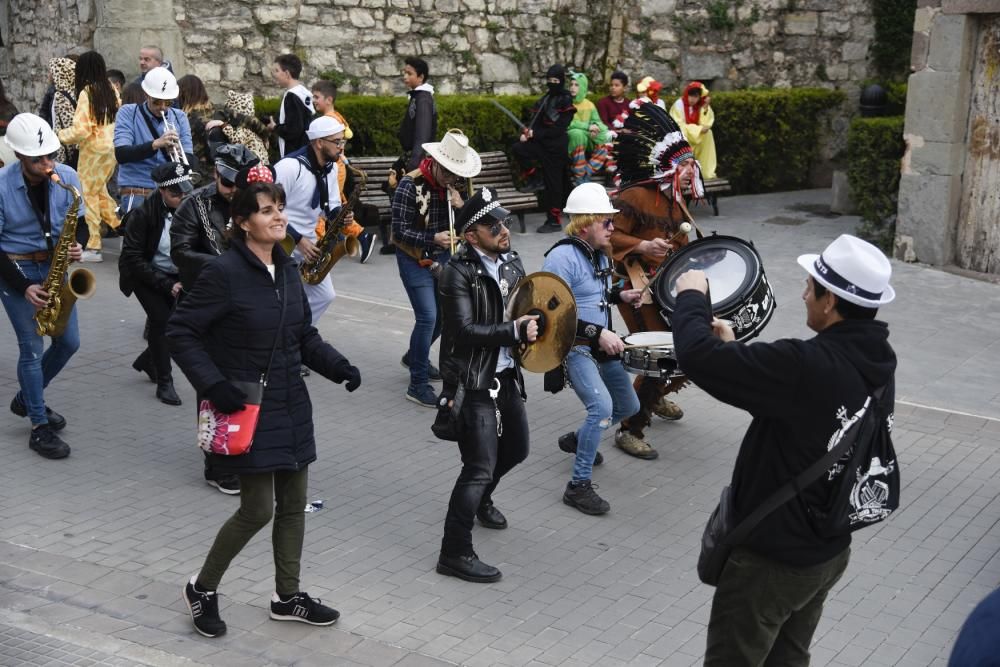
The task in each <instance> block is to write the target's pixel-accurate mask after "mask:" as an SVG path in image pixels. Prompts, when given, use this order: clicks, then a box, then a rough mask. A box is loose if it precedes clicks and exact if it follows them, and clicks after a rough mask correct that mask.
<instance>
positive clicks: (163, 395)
mask: <svg viewBox="0 0 1000 667" xmlns="http://www.w3.org/2000/svg"><path fill="white" fill-rule="evenodd" d="M156 397H157V398H158V399H160V402H161V403H166V404H167V405H180V404H181V399H180V396H178V395H177V392H176V391H174V381H173V379H172V378H171V377H170V376H169V375H168V376H166V377H165V378H163V379H161V380H159V381H158V382H157V383H156Z"/></svg>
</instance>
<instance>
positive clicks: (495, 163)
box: [348, 151, 538, 233]
mask: <svg viewBox="0 0 1000 667" xmlns="http://www.w3.org/2000/svg"><path fill="white" fill-rule="evenodd" d="M479 157H480V159H481V160H482V163H483V168H482V171H480V172H479V175H478V176H476V177H475V178H473V179H472V186H473V188H477V187H481V186H484V185H486V186H489V187H491V188H495V189H496V190H497V195H498V196H499V197H500V202H501V203H502V204H503V207H504V208H505V209H507V210H508V211H510V212H511V213H514V214H515V215H517V222H518V225H520V228H521V232H522V233H523V232H524V231H525V226H524V214H525V213H527V212H530V211H536V210H538V197H537V196H536V195H535V194H534V193H524V192H518V190H517V188H515V187H514V174H513V173H512V172H511V169H510V164H509V163H508V162H507V156H506V155H505V154H504V153H503V152H502V151H487V152H484V153H480V154H479ZM348 159H349V160H350V161H351V166H353V167H354V168H355V169H360V170H362V171H364V172H365V173H367V174H368V187H367V188H366V189H365V192H364V194H362V195H361V203H362V204H371V205H372V206H374V207H376V208H377V209H378V213H379V219H380V220H382V221H385V222H391V220H392V202H391V201H390V199H389V195H387V194H386V193H385V192H383V191H382V183H383V182H385V180H386V178H387V177H388V175H389V168H390V167H391V166H392V163H393V162H395V161H396V157H395V156H390V157H381V156H380V157H350V156H348Z"/></svg>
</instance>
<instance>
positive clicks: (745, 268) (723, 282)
mask: <svg viewBox="0 0 1000 667" xmlns="http://www.w3.org/2000/svg"><path fill="white" fill-rule="evenodd" d="M692 269H699V270H701V271H704V272H705V276H706V277H707V278H708V289H709V292H710V293H711V296H712V310H713V311H714V312H716V313H719V312H726V311H728V310H729V309H731V308H732V307H733V306H735V305H736V304H738V303H740V301H742V300H743V299H745V298H746V296H747V295H748V294H749V292H750V291H751V290H752V289H753V287H754V285H755V284H756V283H757V282H758V281H759V280H760V275H761V265H760V256H759V255H758V254H757V251H756V250H754V248H753V246H751V245H750V244H749V243H747V242H746V241H744V240H742V239H738V238H735V237H732V236H710V237H707V238H704V239H701V240H698V241H693V242H691V243H689V244H688V245H686V246H684V247H683V248H681V249H680V250H678V251H677V252H676V253H674V254H673V256H671V258H670V259H668V260H667V262H666V264H665V265H664V266H663V268H662V270H661V271H660V272H659V273H658V274H657V276H656V278H655V279H654V284H653V297H654V298H655V299H656V302H657V303H658V304H659V305H660V307H661V308H663V309H664V310H666V311H668V312H671V313H672V312H673V310H674V305H675V304H676V301H677V278H679V277H680V276H681V274H683V273H685V272H686V271H690V270H692Z"/></svg>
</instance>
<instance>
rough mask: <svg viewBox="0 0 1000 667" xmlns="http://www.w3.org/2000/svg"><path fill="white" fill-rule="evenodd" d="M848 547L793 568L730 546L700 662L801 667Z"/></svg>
mask: <svg viewBox="0 0 1000 667" xmlns="http://www.w3.org/2000/svg"><path fill="white" fill-rule="evenodd" d="M850 557H851V550H850V548H848V549H844V550H843V551H841V552H840V553H839V554H837V555H836V556H834V557H833V558H831V559H830V560H828V561H826V562H825V563H820V564H818V565H812V566H807V567H793V566H791V565H785V564H783V563H779V562H777V561H775V560H771V559H770V558H765V557H764V556H761V555H758V554H755V553H754V552H752V551H749V550H747V549H745V548H742V547H737V548H736V549H733V552H732V554H730V556H729V560H728V561H726V567H725V569H723V571H722V576H721V577H720V579H719V585H718V586H717V587H716V588H715V596H714V597H713V598H712V612H711V615H710V617H709V621H708V645H707V647H706V650H705V665H707V666H709V667H714V666H718V667H742V666H744V665H745V666H747V667H750V666H751V665H753V666H759V665H763V666H764V667H778V666H781V667H793V666H801V667H807V666H808V665H809V644H810V642H811V641H812V636H813V633H814V632H815V631H816V625H817V624H819V618H820V615H821V614H822V613H823V602H824V601H825V600H826V596H827V593H829V592H830V589H831V588H833V586H834V584H836V583H837V581H838V580H839V579H840V577H841V575H843V574H844V570H846V569H847V562H848V560H850Z"/></svg>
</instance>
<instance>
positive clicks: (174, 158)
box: [115, 67, 198, 216]
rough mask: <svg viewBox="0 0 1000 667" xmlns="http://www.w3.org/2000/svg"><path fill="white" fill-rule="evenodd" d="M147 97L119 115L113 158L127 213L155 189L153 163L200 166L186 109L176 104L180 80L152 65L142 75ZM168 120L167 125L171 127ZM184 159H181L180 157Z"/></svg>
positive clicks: (123, 211)
mask: <svg viewBox="0 0 1000 667" xmlns="http://www.w3.org/2000/svg"><path fill="white" fill-rule="evenodd" d="M142 90H143V91H144V92H145V93H146V101H145V102H144V103H142V104H125V105H122V107H121V108H120V109H119V110H118V114H117V115H116V116H115V160H117V161H118V188H119V201H118V203H119V207H120V208H119V213H120V215H122V216H124V215H125V214H126V213H128V212H129V211H131V210H132V209H133V208H135V207H137V206H139V204H141V203H142V201H143V200H144V199H145V198H146V197H148V196H150V195H151V194H153V191H154V190H155V189H156V184H155V183H154V182H153V177H152V173H153V168H154V167H156V165H158V164H163V163H165V162H184V161H186V162H187V163H189V164H190V165H191V166H192V168H196V167H197V163H198V159H197V158H196V157H195V156H194V147H193V145H192V144H191V125H190V124H189V123H188V118H187V114H185V113H184V112H183V111H181V110H180V109H176V108H174V107H172V106H171V105H172V104H173V102H174V100H175V99H176V98H177V95H178V94H179V92H180V91H179V89H178V87H177V79H176V78H174V75H173V74H172V73H171V72H170V71H169V70H168V69H166V68H165V67H154V68H153V69H151V70H149V72H147V73H146V76H145V78H144V79H143V80H142ZM168 122H169V127H170V128H171V129H167V128H168V125H167V123H168ZM182 158H183V159H182Z"/></svg>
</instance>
